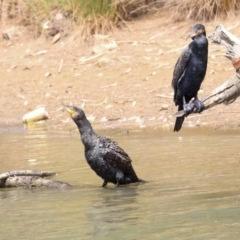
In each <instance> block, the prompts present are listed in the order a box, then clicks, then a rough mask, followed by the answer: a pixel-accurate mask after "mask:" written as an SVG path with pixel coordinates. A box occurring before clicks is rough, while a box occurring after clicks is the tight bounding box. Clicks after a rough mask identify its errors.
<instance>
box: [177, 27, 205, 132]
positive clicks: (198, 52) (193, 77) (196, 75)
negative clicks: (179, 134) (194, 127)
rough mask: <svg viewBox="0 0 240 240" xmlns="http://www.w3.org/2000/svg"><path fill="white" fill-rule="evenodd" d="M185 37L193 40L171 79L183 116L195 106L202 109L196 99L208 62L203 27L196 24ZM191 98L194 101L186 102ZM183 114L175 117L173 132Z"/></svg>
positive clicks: (182, 55)
mask: <svg viewBox="0 0 240 240" xmlns="http://www.w3.org/2000/svg"><path fill="white" fill-rule="evenodd" d="M187 38H192V40H193V41H192V42H191V43H190V44H189V45H188V47H187V48H186V49H185V50H184V51H183V53H182V54H181V56H180V57H179V59H178V61H177V63H176V65H175V68H174V71H173V79H172V87H173V89H174V102H175V105H176V106H178V111H180V110H184V111H185V116H187V115H188V114H189V113H191V112H192V110H193V109H194V108H195V107H196V109H197V111H198V112H199V113H200V112H201V111H202V110H203V107H204V106H203V103H202V102H201V101H200V100H199V99H198V96H197V94H198V90H199V89H200V86H201V83H202V81H203V79H204V77H205V74H206V70H207V62H208V40H207V38H206V31H205V27H204V26H203V25H202V24H196V25H195V26H194V27H193V28H192V30H191V33H190V34H189V36H188V37H187ZM192 98H194V101H193V102H192V103H190V104H188V103H189V102H190V101H191V99H192ZM185 116H182V117H177V118H176V122H175V126H174V132H175V131H179V130H180V129H181V127H182V124H183V121H184V118H185Z"/></svg>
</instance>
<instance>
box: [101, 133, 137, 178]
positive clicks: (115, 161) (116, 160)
mask: <svg viewBox="0 0 240 240" xmlns="http://www.w3.org/2000/svg"><path fill="white" fill-rule="evenodd" d="M98 140H99V145H100V148H101V156H102V158H103V159H104V160H105V161H106V162H108V163H109V164H110V165H112V166H113V167H115V168H118V169H120V170H122V171H123V172H124V173H127V174H129V175H130V176H132V177H134V178H136V179H138V177H137V175H136V173H135V171H134V169H133V167H132V164H131V162H132V160H131V159H130V157H129V156H128V154H127V153H126V152H124V150H123V149H122V148H120V147H119V146H118V144H117V143H116V142H114V141H112V140H111V139H109V138H106V137H103V136H98Z"/></svg>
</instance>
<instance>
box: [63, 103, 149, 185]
mask: <svg viewBox="0 0 240 240" xmlns="http://www.w3.org/2000/svg"><path fill="white" fill-rule="evenodd" d="M64 107H65V109H66V110H67V111H68V113H69V114H70V115H71V117H72V119H73V121H74V122H75V123H76V125H77V127H78V129H79V132H80V135H81V139H82V143H83V145H84V148H85V158H86V160H87V162H88V164H89V165H90V167H91V168H92V170H93V171H95V173H96V174H97V175H98V176H100V177H101V178H102V179H103V180H104V182H103V184H102V187H105V186H106V185H107V184H108V182H111V183H113V184H116V185H117V186H118V185H120V184H128V183H135V182H145V181H144V180H142V179H139V178H138V177H137V175H136V173H135V171H134V169H133V167H132V164H131V162H132V160H131V159H130V157H129V156H128V154H127V153H125V152H124V150H123V149H122V148H120V147H119V146H118V144H117V143H116V142H114V141H112V140H111V139H109V138H106V137H104V136H100V135H97V134H96V133H95V132H94V131H93V128H92V126H91V123H90V122H89V121H88V120H87V118H86V116H85V113H84V111H83V110H82V109H80V108H78V107H76V106H66V105H64Z"/></svg>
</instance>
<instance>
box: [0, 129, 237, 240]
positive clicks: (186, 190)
mask: <svg viewBox="0 0 240 240" xmlns="http://www.w3.org/2000/svg"><path fill="white" fill-rule="evenodd" d="M6 128H7V127H6V126H2V127H0V136H1V138H0V143H1V144H0V158H1V167H0V172H4V171H7V170H13V169H29V168H30V169H41V170H53V171H54V170H55V171H58V172H59V175H57V176H56V177H55V178H56V179H58V180H61V181H66V182H68V183H70V184H72V185H74V186H75V188H73V189H71V190H65V191H58V190H48V189H41V190H39V189H37V190H36V189H31V190H30V189H1V190H0V217H1V218H2V219H4V228H1V238H2V239H7V238H9V239H14V238H18V239H32V237H33V236H34V239H46V236H47V238H49V239H98V240H99V239H104V240H108V239H109V240H110V239H122V238H124V239H138V240H139V239H144V240H146V239H151V240H152V239H238V238H239V236H240V218H239V216H240V208H239V203H240V198H239V196H240V190H239V186H240V174H239V167H240V151H239V140H240V135H239V133H238V132H213V131H212V132H211V131H205V130H201V131H194V130H191V131H182V132H181V133H180V134H173V133H171V132H162V131H159V130H142V131H140V132H131V131H130V134H128V135H126V134H123V132H122V131H121V130H114V131H107V132H104V131H101V132H100V134H104V135H107V136H108V137H110V138H112V139H114V140H116V141H117V142H119V145H120V146H121V147H122V148H123V149H125V150H126V152H127V153H128V154H129V155H130V156H131V158H132V159H133V167H134V169H135V170H136V172H137V174H138V175H139V177H140V178H143V179H145V180H147V181H148V182H149V183H147V184H136V185H135V184H132V185H127V186H121V187H119V188H115V187H114V185H112V184H109V185H108V187H107V188H101V187H100V186H101V184H102V180H101V179H100V178H99V177H98V176H96V174H95V173H94V172H93V171H92V170H91V169H90V167H89V166H88V165H87V163H86V160H85V158H84V149H83V146H82V144H81V142H80V139H79V134H78V132H77V131H61V132H48V131H46V130H45V129H44V128H43V129H24V128H21V127H20V126H16V127H14V126H11V127H10V129H7V130H6ZM29 159H36V162H35V163H36V164H35V165H31V164H30V163H29V161H28V160H29ZM13 224H14V228H13ZM29 226H30V227H29Z"/></svg>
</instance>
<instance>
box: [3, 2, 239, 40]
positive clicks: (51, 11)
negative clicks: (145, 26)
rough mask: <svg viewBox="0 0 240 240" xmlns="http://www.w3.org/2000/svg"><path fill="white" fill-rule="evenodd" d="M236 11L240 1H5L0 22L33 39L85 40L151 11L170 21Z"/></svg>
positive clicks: (197, 18) (210, 17) (196, 18)
mask: <svg viewBox="0 0 240 240" xmlns="http://www.w3.org/2000/svg"><path fill="white" fill-rule="evenodd" d="M239 7H240V0H182V1H180V0H5V1H2V4H1V5H0V10H1V11H0V14H1V15H0V18H1V24H2V28H3V26H6V25H8V26H9V25H10V24H9V23H11V22H13V20H15V24H16V20H18V24H19V25H24V26H25V27H27V28H28V30H29V31H31V32H32V33H33V34H32V35H33V36H39V35H41V34H42V33H43V32H44V34H45V35H47V36H48V37H54V36H55V35H56V34H57V33H59V32H60V33H61V35H62V36H64V35H68V34H71V32H74V33H75V34H76V32H77V35H78V36H79V35H81V36H85V37H86V36H90V35H92V34H98V33H106V32H108V31H111V30H113V29H114V28H115V27H119V26H121V25H122V24H124V23H125V21H129V20H131V19H133V18H136V17H138V16H139V15H143V14H146V13H149V12H151V13H152V12H153V11H160V12H161V11H162V12H163V11H164V12H166V11H167V12H170V14H169V16H170V19H172V20H173V21H181V20H186V19H189V18H192V19H195V20H209V19H212V18H216V17H217V16H219V15H222V14H225V15H227V14H228V13H229V12H230V11H234V10H236V9H239Z"/></svg>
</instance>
